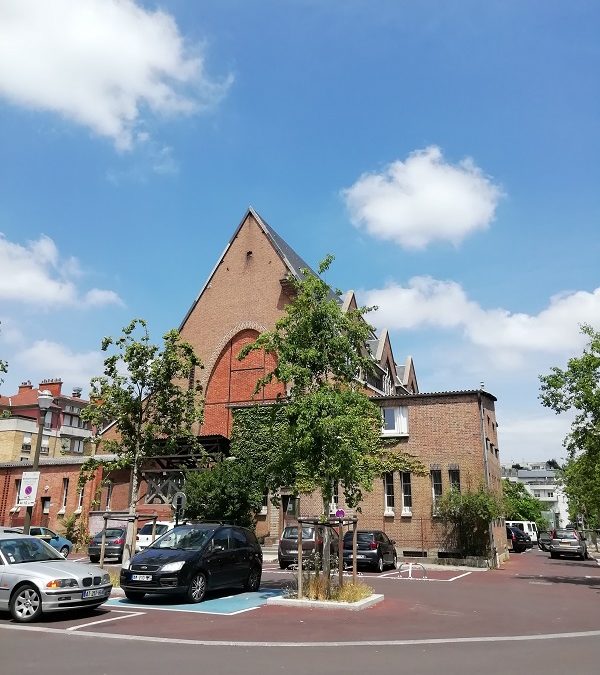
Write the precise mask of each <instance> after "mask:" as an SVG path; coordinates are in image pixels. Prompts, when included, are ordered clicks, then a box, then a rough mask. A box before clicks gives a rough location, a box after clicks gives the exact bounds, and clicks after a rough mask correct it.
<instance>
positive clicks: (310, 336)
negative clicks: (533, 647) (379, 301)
mask: <svg viewBox="0 0 600 675" xmlns="http://www.w3.org/2000/svg"><path fill="white" fill-rule="evenodd" d="M332 260H333V258H332V257H331V256H328V257H327V258H325V260H324V261H323V262H322V263H321V264H320V266H319V274H323V273H324V272H325V271H327V270H328V268H329V266H330V264H331V262H332ZM289 281H290V283H291V284H292V285H293V287H294V291H295V296H294V298H293V299H292V301H291V302H290V303H289V304H288V305H287V306H286V309H285V315H284V316H283V317H282V318H281V319H280V320H279V321H278V322H277V323H276V325H275V329H274V330H273V331H269V332H265V333H262V334H261V335H260V336H259V337H258V338H257V339H256V341H255V342H254V343H253V344H250V345H247V346H246V347H245V348H244V349H243V350H242V351H241V352H240V354H239V356H238V358H239V359H240V360H242V359H243V358H245V356H247V355H248V354H249V353H250V352H251V351H253V350H261V349H262V350H264V351H265V352H267V353H269V354H273V355H274V356H275V357H276V363H277V365H276V367H275V368H274V369H273V371H272V372H270V373H268V374H267V375H266V376H265V377H264V378H262V380H260V381H259V382H258V384H257V389H256V391H259V390H260V388H261V387H264V386H265V385H266V384H267V383H269V382H271V381H273V380H276V381H279V382H282V383H284V384H285V385H286V388H287V391H288V396H287V398H286V400H285V404H284V405H282V406H280V407H279V409H278V410H277V412H276V413H275V412H273V413H271V420H270V421H269V419H267V418H265V419H264V420H263V421H265V422H266V426H265V427H263V428H262V429H261V431H260V432H259V433H258V439H259V441H258V444H257V439H256V438H255V437H254V434H255V430H254V429H252V428H251V427H249V426H248V425H247V423H246V421H245V420H244V415H248V413H246V412H242V411H236V413H235V423H234V439H235V445H236V450H235V453H236V456H237V454H238V452H240V453H244V452H247V450H246V448H247V447H248V448H249V452H251V453H252V454H253V456H256V455H257V454H258V453H257V452H256V449H257V445H259V446H260V449H261V450H263V451H265V450H266V452H265V453H264V454H263V459H262V460H260V461H261V462H262V466H263V469H264V471H265V476H266V481H267V484H268V485H269V486H270V487H271V488H273V489H276V488H277V487H281V486H286V487H288V488H290V489H291V490H292V492H293V493H294V494H299V493H309V492H312V491H314V490H315V489H319V490H320V491H321V493H322V495H323V502H324V510H325V509H326V505H327V504H328V503H329V501H330V500H331V497H332V493H333V486H334V484H335V483H340V484H341V486H342V489H343V491H344V495H345V497H346V501H347V504H348V505H349V506H351V507H355V506H357V505H358V503H359V502H360V500H361V499H362V496H363V492H364V491H365V490H370V489H371V487H372V481H373V479H374V478H375V477H376V476H378V475H381V474H382V473H383V472H385V471H392V470H402V471H413V472H417V471H418V472H424V469H423V467H422V466H421V465H420V463H419V462H417V461H416V460H415V459H414V458H412V457H409V456H407V455H405V454H403V453H400V452H397V451H396V452H392V451H390V450H387V449H386V448H385V446H383V444H382V441H381V412H380V409H379V408H378V406H376V405H375V404H374V403H373V402H372V401H371V400H370V399H369V398H368V397H367V396H366V395H365V394H364V393H363V392H362V391H361V389H360V387H359V385H358V383H357V380H356V376H357V375H358V373H360V372H362V373H366V372H369V371H370V370H371V369H372V368H373V360H372V358H371V357H370V355H369V354H368V353H367V351H366V346H365V345H366V343H367V340H368V339H369V338H370V337H372V332H373V328H372V327H371V326H369V324H368V323H367V322H366V321H365V319H364V315H365V314H367V313H368V312H369V311H370V308H366V307H363V308H360V309H356V310H350V311H348V312H344V311H343V310H342V306H341V302H340V301H339V298H338V297H337V296H338V295H339V292H337V294H334V293H333V292H332V291H331V289H330V287H329V286H328V285H327V284H326V283H325V281H323V280H322V279H321V278H320V277H318V276H316V275H315V274H314V273H312V272H311V271H310V270H308V269H304V270H302V278H301V279H296V278H294V277H290V279H289ZM252 414H255V413H252ZM238 419H240V420H241V422H242V425H241V427H240V426H239V425H238ZM238 449H239V450H238Z"/></svg>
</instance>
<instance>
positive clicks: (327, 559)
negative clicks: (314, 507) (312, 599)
mask: <svg viewBox="0 0 600 675" xmlns="http://www.w3.org/2000/svg"><path fill="white" fill-rule="evenodd" d="M323 515H324V519H325V520H328V519H329V499H328V498H327V497H326V496H323ZM323 529H324V532H323V576H324V577H325V584H326V586H327V590H328V591H329V578H330V574H331V532H330V530H329V527H325V528H323Z"/></svg>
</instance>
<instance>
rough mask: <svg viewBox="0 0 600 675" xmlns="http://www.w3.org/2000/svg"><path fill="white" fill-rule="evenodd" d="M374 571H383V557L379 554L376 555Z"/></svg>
mask: <svg viewBox="0 0 600 675" xmlns="http://www.w3.org/2000/svg"><path fill="white" fill-rule="evenodd" d="M375 571H376V572H383V557H382V556H381V554H379V555H378V556H377V562H376V563H375Z"/></svg>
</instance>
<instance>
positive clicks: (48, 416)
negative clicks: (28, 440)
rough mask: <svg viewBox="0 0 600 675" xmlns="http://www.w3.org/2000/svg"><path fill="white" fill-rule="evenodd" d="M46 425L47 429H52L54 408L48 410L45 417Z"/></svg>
mask: <svg viewBox="0 0 600 675" xmlns="http://www.w3.org/2000/svg"><path fill="white" fill-rule="evenodd" d="M44 427H45V428H46V429H51V428H52V410H48V411H47V412H46V415H45V417H44Z"/></svg>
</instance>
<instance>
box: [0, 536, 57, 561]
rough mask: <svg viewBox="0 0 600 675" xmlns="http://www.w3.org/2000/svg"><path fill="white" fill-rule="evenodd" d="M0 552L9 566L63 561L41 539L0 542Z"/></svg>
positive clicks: (3, 540)
mask: <svg viewBox="0 0 600 675" xmlns="http://www.w3.org/2000/svg"><path fill="white" fill-rule="evenodd" d="M0 552H2V555H3V556H4V558H5V560H6V561H7V562H8V564H9V565H18V564H19V563H30V562H45V561H46V560H63V561H64V558H63V557H62V556H61V555H59V553H58V552H57V551H56V550H55V549H53V548H52V546H49V545H48V544H46V542H45V541H43V540H42V539H35V538H33V537H30V538H27V539H25V538H23V539H2V540H0Z"/></svg>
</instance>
